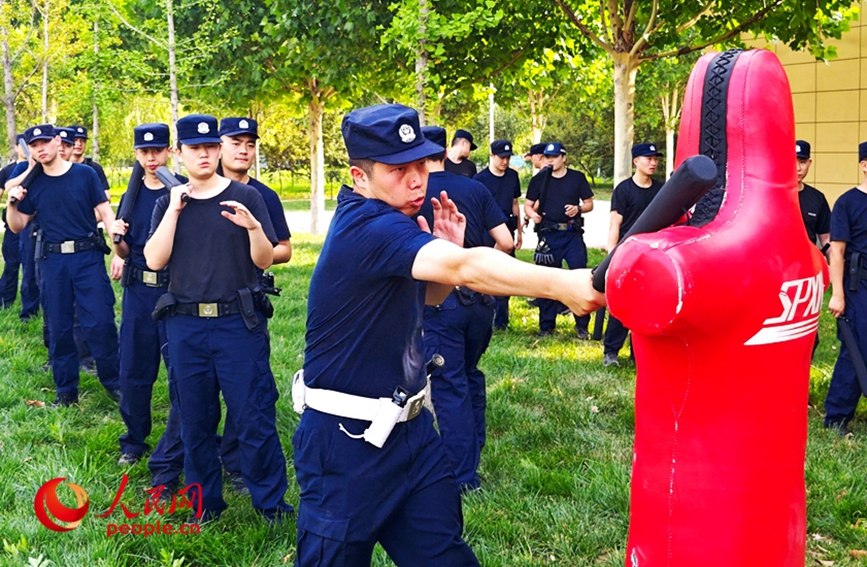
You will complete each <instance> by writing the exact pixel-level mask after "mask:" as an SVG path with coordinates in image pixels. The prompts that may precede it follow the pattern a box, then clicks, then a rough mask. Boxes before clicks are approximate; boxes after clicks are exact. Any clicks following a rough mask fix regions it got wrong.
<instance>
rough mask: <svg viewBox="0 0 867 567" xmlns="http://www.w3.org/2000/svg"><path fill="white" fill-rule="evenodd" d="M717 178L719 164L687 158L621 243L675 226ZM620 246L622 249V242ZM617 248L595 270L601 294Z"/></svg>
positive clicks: (707, 160) (594, 278)
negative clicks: (637, 235) (634, 236)
mask: <svg viewBox="0 0 867 567" xmlns="http://www.w3.org/2000/svg"><path fill="white" fill-rule="evenodd" d="M716 178H717V168H716V164H714V162H713V160H711V159H710V158H709V157H707V156H703V155H695V156H692V157H690V158H688V159H686V160H685V161H684V162H683V163H682V164H681V165H680V167H679V168H677V171H675V172H674V174H673V175H672V176H671V179H669V180H668V181H667V182H666V183H665V185H663V186H662V189H660V190H659V193H657V194H656V197H654V198H653V201H651V202H650V205H649V206H648V207H647V208H646V209H645V210H644V212H643V213H641V216H639V217H638V220H636V221H635V224H634V225H632V228H630V229H629V232H627V233H626V235H625V236H624V237H623V238H622V239H621V240H620V242H623V241H624V240H626V239H627V238H629V237H630V236H633V235H635V234H644V233H647V232H656V231H657V230H662V229H663V228H667V227H669V226H671V225H672V224H674V223H676V222H677V221H678V220H679V219H680V218H681V217H682V216H683V214H684V213H685V212H686V211H688V210H689V209H690V208H691V207H692V206H693V205H695V204H696V203H697V202H698V201H699V199H701V198H702V197H703V196H704V195H705V193H707V192H708V191H710V190H711V189H712V188H713V186H714V185H715V184H716ZM617 246H620V243H618V244H617ZM617 246H615V247H614V250H612V251H611V252H609V253H608V256H606V257H605V259H604V260H602V263H601V264H599V265H598V266H596V268H594V269H593V288H594V289H595V290H596V291H598V292H600V293H605V274H606V272H607V271H608V265H609V264H610V263H611V258H612V256H613V255H614V252H615V251H616V250H617Z"/></svg>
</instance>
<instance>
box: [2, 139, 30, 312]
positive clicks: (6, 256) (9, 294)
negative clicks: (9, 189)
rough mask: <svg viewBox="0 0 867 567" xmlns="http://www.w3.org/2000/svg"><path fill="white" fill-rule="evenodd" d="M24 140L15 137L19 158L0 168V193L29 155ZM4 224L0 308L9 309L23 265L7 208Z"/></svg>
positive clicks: (18, 238) (4, 210) (16, 294)
mask: <svg viewBox="0 0 867 567" xmlns="http://www.w3.org/2000/svg"><path fill="white" fill-rule="evenodd" d="M22 140H24V135H23V134H18V135H17V136H16V137H15V141H16V144H15V148H14V149H15V155H16V157H17V158H18V159H17V160H16V161H13V162H12V163H10V164H9V165H6V166H5V167H3V169H0V193H3V191H4V190H5V188H6V182H7V181H8V180H9V178H10V176H11V174H12V171H13V170H14V169H15V166H16V164H19V163H24V162H26V161H27V157H26V156H25V155H24V150H22V149H21V146H19V145H18V143H20V142H21V141H22ZM3 224H4V226H5V227H6V228H5V229H4V232H3V248H2V250H3V275H2V276H0V309H8V308H10V307H12V304H13V303H15V298H16V297H17V296H18V271H19V268H20V267H21V260H20V258H21V256H20V255H19V254H18V247H19V245H20V241H21V240H20V237H19V236H18V235H17V234H15V233H14V232H12V231H11V230H10V229H9V224H8V223H7V222H6V209H3Z"/></svg>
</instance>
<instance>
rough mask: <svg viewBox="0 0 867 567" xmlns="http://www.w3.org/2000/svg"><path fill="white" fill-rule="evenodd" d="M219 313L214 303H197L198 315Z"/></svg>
mask: <svg viewBox="0 0 867 567" xmlns="http://www.w3.org/2000/svg"><path fill="white" fill-rule="evenodd" d="M219 314H220V310H219V309H217V304H216V303H199V317H217V316H218V315H219Z"/></svg>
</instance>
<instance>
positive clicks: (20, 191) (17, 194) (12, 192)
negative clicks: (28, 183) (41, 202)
mask: <svg viewBox="0 0 867 567" xmlns="http://www.w3.org/2000/svg"><path fill="white" fill-rule="evenodd" d="M25 195H27V189H25V188H24V187H21V186H20V185H19V186H17V187H12V188H11V189H9V190H7V191H6V204H7V205H9V206H10V207H14V206H16V205H15V204H13V203H12V199H15V200H16V201H21V199H23V198H24V196H25Z"/></svg>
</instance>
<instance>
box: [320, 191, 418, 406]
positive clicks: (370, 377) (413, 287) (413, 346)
mask: <svg viewBox="0 0 867 567" xmlns="http://www.w3.org/2000/svg"><path fill="white" fill-rule="evenodd" d="M432 240H434V237H433V236H432V235H430V234H428V233H426V232H424V231H422V230H421V229H420V228H419V227H418V224H416V223H415V221H413V220H412V219H411V218H409V217H408V216H406V215H404V214H403V213H401V212H400V211H398V210H396V209H394V208H393V207H391V206H390V205H388V204H386V203H385V202H383V201H379V200H377V199H366V198H364V197H362V196H361V195H358V194H356V193H354V192H353V191H352V189H350V188H348V187H345V186H344V187H343V188H342V189H341V190H340V194H339V195H338V197H337V210H336V211H335V213H334V219H333V220H332V222H331V227H330V228H329V229H328V236H327V238H326V239H325V245H324V246H323V247H322V254H321V255H320V256H319V260H318V262H317V263H316V268H315V269H314V270H313V277H312V279H311V280H310V293H309V296H308V300H307V348H306V349H305V354H304V381H305V382H306V384H307V385H308V386H310V387H312V388H325V389H329V390H337V391H340V392H345V393H347V394H355V395H359V396H365V397H370V398H381V397H390V396H391V395H392V393H393V392H394V389H395V388H396V387H397V386H400V387H402V388H404V389H405V390H406V391H407V392H409V393H410V394H415V393H416V392H419V391H421V390H422V389H423V388H424V386H425V382H426V376H425V368H424V365H425V360H424V342H423V341H422V335H421V331H422V313H423V309H424V296H425V290H426V285H425V284H424V283H422V282H418V281H416V280H414V279H413V278H412V265H413V262H414V261H415V257H416V254H418V251H419V250H420V249H421V248H422V247H423V246H424V245H425V244H427V243H429V242H431V241H432Z"/></svg>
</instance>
